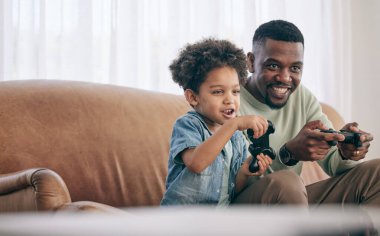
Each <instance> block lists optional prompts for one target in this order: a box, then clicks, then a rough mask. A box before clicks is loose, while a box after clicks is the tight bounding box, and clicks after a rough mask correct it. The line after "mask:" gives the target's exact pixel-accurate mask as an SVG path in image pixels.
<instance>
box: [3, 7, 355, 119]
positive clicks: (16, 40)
mask: <svg viewBox="0 0 380 236" xmlns="http://www.w3.org/2000/svg"><path fill="white" fill-rule="evenodd" d="M349 6H350V4H349V1H345V0H335V1H330V0H309V1H304V0H256V1H254V0H187V1H181V0H0V15H1V19H0V25H1V28H0V53H1V58H0V80H19V79H64V80H78V81H92V82H98V83H109V84H117V85H124V86H130V87H136V88H143V89H148V90H156V91H162V92H169V93H176V94H180V93H182V91H181V90H180V89H179V87H178V86H177V85H176V84H174V82H172V80H171V76H170V73H169V70H168V65H169V64H170V62H171V61H172V60H173V59H174V58H175V57H176V56H177V53H178V52H179V49H180V48H182V47H183V46H184V45H185V44H186V43H191V42H195V41H197V40H200V39H202V38H205V37H215V38H223V39H229V40H231V41H232V42H234V43H235V44H237V45H238V46H239V47H242V48H244V50H245V51H246V52H248V51H249V50H251V40H252V36H253V33H254V30H255V29H256V27H257V26H258V25H260V24H261V23H264V22H266V21H269V20H272V19H285V20H289V21H292V22H293V23H295V24H296V25H297V26H298V27H299V28H300V29H301V31H302V32H303V33H304V36H305V65H304V74H303V79H302V83H303V84H304V85H306V86H307V87H308V88H310V89H311V90H312V91H313V92H314V93H315V94H316V96H317V97H318V98H319V99H320V100H321V101H324V102H327V103H329V104H331V105H332V106H333V107H335V108H337V109H338V110H339V111H340V113H341V114H343V115H344V116H345V117H346V118H348V119H349V118H350V114H351V113H350V112H351V111H350V108H349V106H348V105H347V102H345V99H347V96H350V94H351V87H350V84H351V83H350V81H351V77H350V74H351V73H350V71H349V70H347V68H350V61H351V58H350V37H351V36H350V31H349V29H350V25H349V24H350V23H349V22H350V21H349V20H347V19H349V12H350V9H349Z"/></svg>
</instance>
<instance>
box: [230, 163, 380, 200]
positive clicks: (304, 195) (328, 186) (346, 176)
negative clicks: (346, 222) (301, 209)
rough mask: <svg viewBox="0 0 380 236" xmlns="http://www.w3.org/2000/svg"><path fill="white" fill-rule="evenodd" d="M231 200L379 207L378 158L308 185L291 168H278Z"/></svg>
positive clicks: (379, 173) (379, 174)
mask: <svg viewBox="0 0 380 236" xmlns="http://www.w3.org/2000/svg"><path fill="white" fill-rule="evenodd" d="M232 203H233V204H268V205H269V204H271V205H272V204H298V205H308V204H310V205H312V204H313V205H315V204H316V205H319V204H326V203H339V204H362V205H371V204H372V205H379V206H380V159H376V160H371V161H366V162H363V163H361V164H359V165H357V166H356V167H354V168H352V169H351V170H349V171H347V172H345V173H343V174H341V175H339V176H335V177H331V178H329V179H327V180H323V181H320V182H317V183H314V184H311V185H308V186H305V185H304V184H303V182H302V180H301V178H300V177H299V176H298V175H297V174H295V173H294V172H292V171H287V170H282V171H277V172H274V173H272V174H270V175H267V176H265V177H264V178H262V179H260V180H258V181H256V182H254V183H252V184H251V185H249V186H248V187H247V188H246V189H244V190H243V191H242V192H241V193H240V194H239V195H238V196H237V197H236V198H235V199H234V200H233V202H232Z"/></svg>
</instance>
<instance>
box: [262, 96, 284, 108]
mask: <svg viewBox="0 0 380 236" xmlns="http://www.w3.org/2000/svg"><path fill="white" fill-rule="evenodd" d="M287 102H288V99H286V101H285V102H284V103H281V104H274V103H272V101H271V100H270V99H269V96H265V104H267V105H268V106H269V107H270V108H271V109H276V110H278V109H281V108H283V107H284V106H285V105H286V103H287Z"/></svg>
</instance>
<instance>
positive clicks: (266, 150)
mask: <svg viewBox="0 0 380 236" xmlns="http://www.w3.org/2000/svg"><path fill="white" fill-rule="evenodd" d="M274 131H275V129H274V126H273V123H272V122H271V121H270V120H268V129H267V132H266V133H265V134H264V135H263V136H261V137H260V138H258V139H255V138H254V137H253V130H252V129H248V130H247V135H248V138H249V140H251V142H252V144H251V145H249V148H248V150H249V152H250V153H251V155H252V162H251V164H250V165H249V171H250V172H252V173H254V172H257V171H258V170H259V169H260V167H259V165H258V164H257V162H258V160H257V155H259V154H260V153H263V154H264V155H268V156H269V157H270V158H272V160H274V159H275V158H276V152H275V151H274V150H273V149H272V148H271V147H270V146H269V135H270V134H272V133H274Z"/></svg>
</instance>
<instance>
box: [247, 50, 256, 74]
mask: <svg viewBox="0 0 380 236" xmlns="http://www.w3.org/2000/svg"><path fill="white" fill-rule="evenodd" d="M247 66H248V70H249V72H251V73H254V72H255V55H253V53H252V52H249V53H248V54H247Z"/></svg>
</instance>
